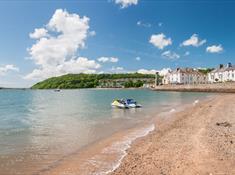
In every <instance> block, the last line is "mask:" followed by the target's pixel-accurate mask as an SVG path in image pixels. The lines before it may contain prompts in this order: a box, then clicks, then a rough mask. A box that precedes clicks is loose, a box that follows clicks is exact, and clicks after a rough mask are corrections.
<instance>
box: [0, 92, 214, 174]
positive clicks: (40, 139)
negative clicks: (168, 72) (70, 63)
mask: <svg viewBox="0 0 235 175" xmlns="http://www.w3.org/2000/svg"><path fill="white" fill-rule="evenodd" d="M206 97H210V94H206V93H196V92H157V91H151V90H148V89H77V90H61V91H60V92H55V91H53V90H30V89H29V90H27V89H26V90H13V89H12V90H11V89H9V90H0V174H1V175H18V174H19V175H28V174H29V175H31V174H43V173H44V172H47V171H49V170H50V169H53V168H55V167H56V166H58V164H61V163H62V162H63V160H64V159H67V158H69V157H70V156H73V155H75V154H76V155H77V153H78V152H79V151H81V150H84V149H85V148H87V147H92V145H96V144H97V143H98V142H100V141H102V140H104V139H107V138H109V137H112V136H113V135H115V134H117V133H119V132H125V131H127V130H130V129H131V128H134V127H137V126H141V127H139V128H140V129H139V130H135V132H132V133H131V135H126V136H125V137H123V138H122V140H121V141H119V142H115V143H114V144H112V145H111V146H110V147H108V148H105V147H104V148H103V151H102V153H105V152H112V154H113V153H114V152H115V151H116V152H117V155H118V156H117V157H116V158H115V159H112V161H110V159H109V162H103V164H102V165H101V166H102V167H101V166H100V167H99V166H98V167H97V165H96V169H95V171H93V172H92V173H93V174H107V173H109V172H111V171H113V170H114V169H115V168H117V167H118V166H119V164H120V162H121V160H122V159H123V157H124V156H125V154H126V152H125V151H126V149H128V148H129V147H130V145H131V143H132V142H133V141H134V140H135V139H137V138H139V137H142V136H145V135H147V134H148V133H149V132H151V131H152V130H154V129H155V128H156V127H157V126H156V125H153V123H151V119H152V118H153V117H156V116H158V115H160V114H162V113H164V114H166V113H168V112H169V113H171V112H174V111H177V110H179V109H181V107H182V106H183V105H185V104H191V105H194V104H196V103H198V102H200V101H201V100H203V99H205V98H206ZM119 98H132V99H135V100H136V101H138V103H140V104H141V105H142V108H137V109H116V108H113V107H111V105H110V104H111V102H112V101H113V100H114V99H119ZM117 143H118V144H117ZM118 151H119V152H118ZM83 158H84V157H83ZM96 159H97V160H96ZM83 161H84V163H85V162H86V164H87V163H94V162H98V161H101V158H100V157H99V156H98V155H93V157H92V159H91V158H89V159H87V160H85V159H83ZM58 162H59V163H58ZM94 172H95V173H94ZM92 173H91V172H89V171H88V172H86V173H84V174H92ZM78 174H80V173H78ZM81 174H82V173H81Z"/></svg>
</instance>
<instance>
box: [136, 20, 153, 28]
mask: <svg viewBox="0 0 235 175" xmlns="http://www.w3.org/2000/svg"><path fill="white" fill-rule="evenodd" d="M136 24H137V26H140V27H147V28H149V27H151V26H152V25H151V24H150V23H144V22H142V21H138V22H137V23H136Z"/></svg>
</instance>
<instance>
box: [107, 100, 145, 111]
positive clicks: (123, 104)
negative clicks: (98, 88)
mask: <svg viewBox="0 0 235 175" xmlns="http://www.w3.org/2000/svg"><path fill="white" fill-rule="evenodd" d="M111 106H112V107H117V108H123V109H125V108H141V107H142V105H141V104H138V103H137V102H136V101H134V100H133V99H117V100H114V101H113V102H112V103H111Z"/></svg>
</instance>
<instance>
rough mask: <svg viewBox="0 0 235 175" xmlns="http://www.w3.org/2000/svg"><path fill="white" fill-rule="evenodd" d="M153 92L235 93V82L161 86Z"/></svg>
mask: <svg viewBox="0 0 235 175" xmlns="http://www.w3.org/2000/svg"><path fill="white" fill-rule="evenodd" d="M152 90H154V91H181V92H222V93H235V82H227V83H213V84H190V85H189V84H185V85H161V86H156V87H155V88H152Z"/></svg>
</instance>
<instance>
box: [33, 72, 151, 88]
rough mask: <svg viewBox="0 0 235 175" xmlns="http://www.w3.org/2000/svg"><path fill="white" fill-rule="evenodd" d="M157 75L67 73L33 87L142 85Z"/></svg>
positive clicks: (149, 82)
mask: <svg viewBox="0 0 235 175" xmlns="http://www.w3.org/2000/svg"><path fill="white" fill-rule="evenodd" d="M154 78H155V75H149V74H139V73H125V74H67V75H63V76H60V77H52V78H48V79H46V80H44V81H42V82H39V83H37V84H35V85H33V86H32V87H31V88H32V89H56V88H60V89H77V88H95V87H126V88H129V87H141V86H143V84H145V83H148V84H151V83H154Z"/></svg>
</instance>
